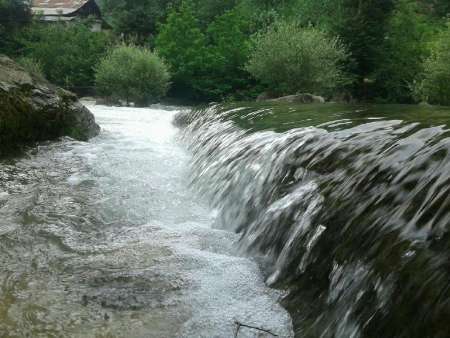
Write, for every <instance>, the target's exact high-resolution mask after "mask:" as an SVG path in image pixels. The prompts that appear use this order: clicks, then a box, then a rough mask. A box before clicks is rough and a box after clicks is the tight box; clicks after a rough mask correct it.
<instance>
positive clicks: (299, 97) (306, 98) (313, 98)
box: [266, 93, 325, 104]
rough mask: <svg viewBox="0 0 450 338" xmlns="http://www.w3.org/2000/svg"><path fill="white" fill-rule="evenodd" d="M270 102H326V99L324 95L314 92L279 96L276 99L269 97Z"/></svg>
mask: <svg viewBox="0 0 450 338" xmlns="http://www.w3.org/2000/svg"><path fill="white" fill-rule="evenodd" d="M266 101H269V102H286V103H305V104H306V103H325V99H324V98H323V97H322V96H317V95H312V94H308V93H305V94H295V95H288V96H282V97H278V98H276V99H268V100H266Z"/></svg>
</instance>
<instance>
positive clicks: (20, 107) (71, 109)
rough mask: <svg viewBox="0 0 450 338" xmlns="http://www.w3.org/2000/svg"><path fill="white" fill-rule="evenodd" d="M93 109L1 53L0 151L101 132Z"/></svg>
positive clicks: (84, 136) (91, 135)
mask: <svg viewBox="0 0 450 338" xmlns="http://www.w3.org/2000/svg"><path fill="white" fill-rule="evenodd" d="M99 130H100V127H99V126H98V125H97V124H96V123H95V119H94V116H93V115H92V113H91V112H90V111H89V110H88V109H87V108H86V107H84V106H83V105H82V104H81V103H80V102H79V101H78V99H77V97H76V95H75V94H73V93H71V92H68V91H66V90H63V89H60V88H57V87H55V86H53V85H51V84H50V83H48V82H47V81H45V80H43V79H40V78H37V77H35V76H34V75H32V74H29V73H27V72H26V71H25V70H24V69H23V68H22V67H20V66H19V65H18V64H16V63H15V62H14V61H12V60H11V59H9V58H7V57H5V56H1V55H0V155H2V154H3V153H5V152H6V151H8V150H11V149H14V148H17V147H18V146H20V145H23V144H28V143H31V142H35V141H41V140H49V139H54V138H57V137H60V136H70V137H73V138H75V139H77V140H83V141H85V140H88V139H89V138H91V137H93V136H95V135H97V134H98V133H99Z"/></svg>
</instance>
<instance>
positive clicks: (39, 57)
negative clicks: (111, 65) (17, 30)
mask: <svg viewBox="0 0 450 338" xmlns="http://www.w3.org/2000/svg"><path fill="white" fill-rule="evenodd" d="M20 41H21V43H22V44H23V46H24V50H23V52H24V56H26V57H29V58H32V59H33V60H35V61H36V62H39V63H40V64H41V66H42V69H43V72H44V74H45V76H46V78H47V79H48V80H49V81H51V82H53V83H55V84H58V85H60V86H63V87H66V88H72V89H76V87H89V86H93V85H94V67H95V66H96V65H97V63H98V62H99V60H100V58H101V57H102V56H104V55H105V53H106V51H107V49H108V47H109V46H110V45H111V43H112V41H113V40H112V38H111V36H110V35H109V34H108V33H105V32H91V30H90V28H89V25H87V24H86V25H85V24H82V23H74V24H64V23H53V24H51V25H48V24H40V23H35V24H33V25H31V26H30V27H28V28H27V29H26V30H25V31H24V32H23V33H22V34H21V38H20Z"/></svg>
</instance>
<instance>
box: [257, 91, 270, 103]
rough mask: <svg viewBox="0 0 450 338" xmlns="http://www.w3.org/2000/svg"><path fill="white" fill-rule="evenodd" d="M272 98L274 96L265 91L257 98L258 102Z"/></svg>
mask: <svg viewBox="0 0 450 338" xmlns="http://www.w3.org/2000/svg"><path fill="white" fill-rule="evenodd" d="M272 98H273V97H272V96H271V95H270V94H269V93H267V92H263V93H261V94H259V95H258V97H257V98H256V102H261V101H267V100H270V99H272Z"/></svg>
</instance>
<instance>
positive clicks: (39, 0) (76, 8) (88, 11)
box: [31, 0, 104, 31]
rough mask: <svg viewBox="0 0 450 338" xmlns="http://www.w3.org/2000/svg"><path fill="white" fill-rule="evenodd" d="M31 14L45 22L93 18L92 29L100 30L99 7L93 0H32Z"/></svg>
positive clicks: (101, 24)
mask: <svg viewBox="0 0 450 338" xmlns="http://www.w3.org/2000/svg"><path fill="white" fill-rule="evenodd" d="M31 10H32V12H33V15H35V16H39V20H42V21H45V22H61V21H72V20H76V19H84V18H88V17H90V18H93V19H94V24H93V26H92V30H93V31H100V30H101V29H102V26H103V24H104V23H103V20H102V15H101V12H100V8H99V6H98V5H97V3H96V1H95V0H32V4H31Z"/></svg>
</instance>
